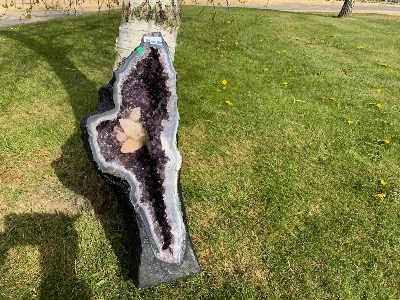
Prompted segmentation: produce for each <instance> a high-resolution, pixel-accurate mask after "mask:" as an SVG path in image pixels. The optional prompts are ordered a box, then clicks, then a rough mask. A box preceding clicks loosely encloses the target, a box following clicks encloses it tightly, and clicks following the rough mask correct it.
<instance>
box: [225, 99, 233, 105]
mask: <svg viewBox="0 0 400 300" xmlns="http://www.w3.org/2000/svg"><path fill="white" fill-rule="evenodd" d="M225 103H226V104H228V105H233V103H232V101H229V100H226V101H225Z"/></svg>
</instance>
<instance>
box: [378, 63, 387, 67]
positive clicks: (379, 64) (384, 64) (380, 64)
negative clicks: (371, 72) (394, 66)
mask: <svg viewBox="0 0 400 300" xmlns="http://www.w3.org/2000/svg"><path fill="white" fill-rule="evenodd" d="M377 64H378V66H381V67H385V68H387V67H388V66H389V65H388V64H387V63H384V62H378V63H377Z"/></svg>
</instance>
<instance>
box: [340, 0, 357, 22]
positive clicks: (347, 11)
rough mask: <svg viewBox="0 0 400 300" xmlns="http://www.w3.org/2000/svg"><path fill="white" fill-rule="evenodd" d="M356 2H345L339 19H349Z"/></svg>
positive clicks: (351, 0) (349, 0)
mask: <svg viewBox="0 0 400 300" xmlns="http://www.w3.org/2000/svg"><path fill="white" fill-rule="evenodd" d="M355 3H356V0H345V1H344V4H343V6H342V9H341V11H340V13H339V15H338V17H339V18H351V16H352V14H353V7H354V4H355Z"/></svg>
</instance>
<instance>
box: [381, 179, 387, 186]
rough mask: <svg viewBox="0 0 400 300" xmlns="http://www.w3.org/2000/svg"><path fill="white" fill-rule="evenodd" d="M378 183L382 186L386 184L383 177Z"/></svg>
mask: <svg viewBox="0 0 400 300" xmlns="http://www.w3.org/2000/svg"><path fill="white" fill-rule="evenodd" d="M379 183H380V184H381V185H383V186H385V185H387V182H386V181H385V180H383V179H381V180H379Z"/></svg>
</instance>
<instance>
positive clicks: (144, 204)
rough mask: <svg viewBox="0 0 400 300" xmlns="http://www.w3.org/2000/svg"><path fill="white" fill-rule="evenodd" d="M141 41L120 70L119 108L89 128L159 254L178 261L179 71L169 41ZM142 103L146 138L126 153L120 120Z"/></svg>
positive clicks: (97, 153) (181, 240)
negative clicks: (125, 187) (122, 182)
mask: <svg viewBox="0 0 400 300" xmlns="http://www.w3.org/2000/svg"><path fill="white" fill-rule="evenodd" d="M158 35H159V34H158ZM151 36H157V34H151ZM141 47H142V48H141V49H144V51H140V52H137V51H135V52H133V53H132V54H131V56H130V57H128V58H127V61H126V62H125V65H124V66H123V67H122V68H121V70H119V71H117V73H116V78H117V80H116V82H115V84H114V96H113V98H114V102H115V104H116V105H115V109H114V110H112V111H110V112H105V113H102V114H99V115H94V116H92V117H91V118H89V119H88V126H87V128H88V132H89V136H90V139H91V141H90V144H91V149H92V152H93V154H94V155H93V156H94V160H95V161H96V163H97V164H98V165H99V167H100V169H101V170H102V172H107V173H108V174H110V175H113V176H116V177H120V178H123V179H126V180H127V181H128V182H129V184H130V188H131V191H130V198H131V202H132V203H133V204H134V206H135V209H136V210H137V211H138V212H139V214H140V216H141V217H142V219H143V221H144V223H145V225H146V231H147V233H148V236H149V238H150V240H151V241H152V243H151V244H152V247H153V250H154V253H155V255H156V257H158V258H159V259H161V260H164V261H166V262H169V263H177V264H179V263H180V262H181V260H182V255H183V252H184V247H185V228H184V223H183V219H182V213H181V211H180V200H179V197H178V192H177V178H178V172H179V169H180V164H181V158H180V154H179V151H178V150H177V148H176V131H177V124H178V121H179V116H178V112H177V97H176V73H175V71H174V69H173V67H172V63H171V61H170V58H169V55H168V50H167V47H166V44H165V43H162V44H161V45H160V44H157V45H153V44H151V43H146V42H145V41H144V40H142V44H141ZM137 107H139V108H140V121H139V122H140V123H141V125H142V126H143V129H144V130H145V132H146V143H145V144H144V145H143V146H142V147H141V148H140V149H138V150H136V151H134V152H132V153H122V152H121V142H120V141H118V140H117V138H116V135H117V133H118V132H119V130H121V129H120V128H121V127H120V123H119V120H120V119H129V114H130V113H131V111H132V110H133V109H134V108H137Z"/></svg>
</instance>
